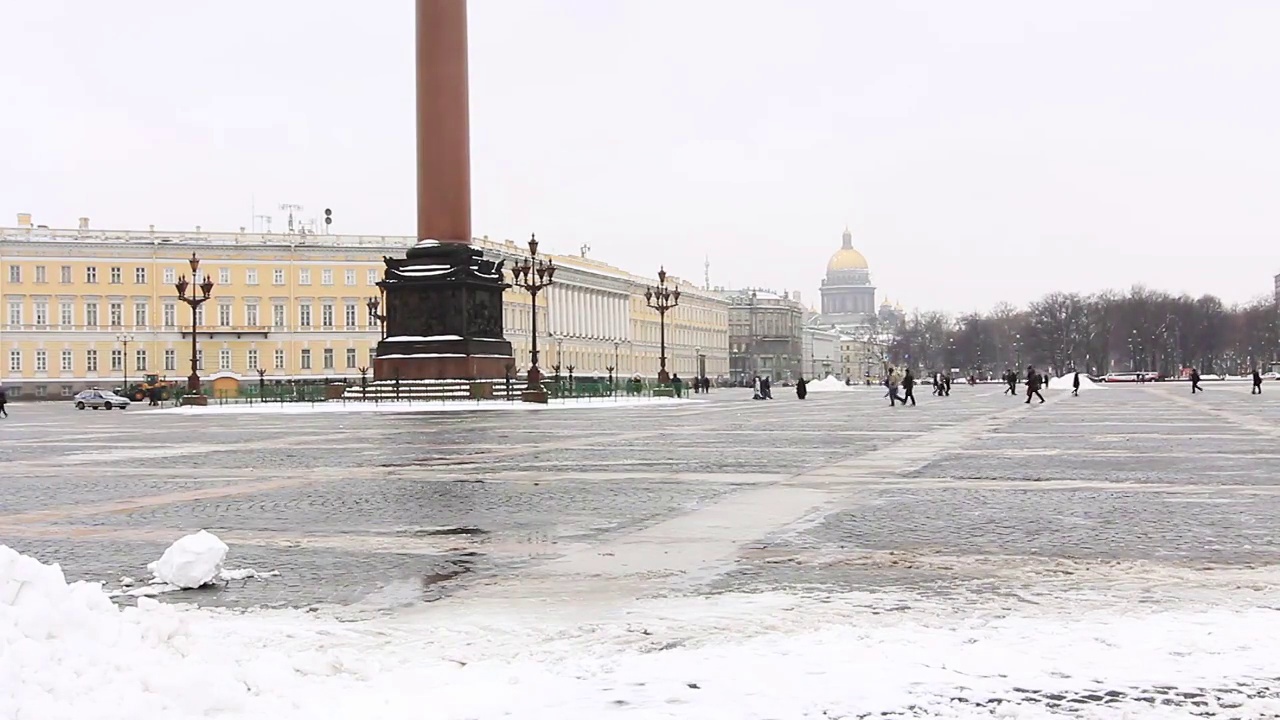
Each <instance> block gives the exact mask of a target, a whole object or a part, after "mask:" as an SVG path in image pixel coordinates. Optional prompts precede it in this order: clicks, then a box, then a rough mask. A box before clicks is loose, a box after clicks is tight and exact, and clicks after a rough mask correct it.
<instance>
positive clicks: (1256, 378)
mask: <svg viewBox="0 0 1280 720" xmlns="http://www.w3.org/2000/svg"><path fill="white" fill-rule="evenodd" d="M1249 394H1250V395H1261V394H1262V375H1260V374H1258V368H1256V367H1255V368H1254V369H1253V389H1252V390H1250V391H1249Z"/></svg>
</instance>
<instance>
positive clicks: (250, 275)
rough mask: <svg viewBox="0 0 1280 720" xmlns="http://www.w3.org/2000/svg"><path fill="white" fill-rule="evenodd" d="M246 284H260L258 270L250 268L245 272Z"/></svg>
mask: <svg viewBox="0 0 1280 720" xmlns="http://www.w3.org/2000/svg"><path fill="white" fill-rule="evenodd" d="M244 284H245V285H257V284H258V268H249V269H248V270H245V271H244Z"/></svg>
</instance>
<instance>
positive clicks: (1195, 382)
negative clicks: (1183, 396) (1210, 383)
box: [1191, 368, 1204, 395]
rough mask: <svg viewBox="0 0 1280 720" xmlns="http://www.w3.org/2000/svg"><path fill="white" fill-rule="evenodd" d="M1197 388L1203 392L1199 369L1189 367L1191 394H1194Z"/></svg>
mask: <svg viewBox="0 0 1280 720" xmlns="http://www.w3.org/2000/svg"><path fill="white" fill-rule="evenodd" d="M1197 390H1198V391H1200V392H1204V388H1202V387H1200V371H1199V370H1197V369H1196V368H1191V394H1192V395H1195V394H1196V391H1197Z"/></svg>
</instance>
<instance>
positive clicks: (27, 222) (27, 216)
mask: <svg viewBox="0 0 1280 720" xmlns="http://www.w3.org/2000/svg"><path fill="white" fill-rule="evenodd" d="M18 227H26V228H29V227H31V213H18Z"/></svg>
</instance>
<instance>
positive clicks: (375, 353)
mask: <svg viewBox="0 0 1280 720" xmlns="http://www.w3.org/2000/svg"><path fill="white" fill-rule="evenodd" d="M376 357H378V348H377V347H371V348H369V367H373V359H374V358H376Z"/></svg>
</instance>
